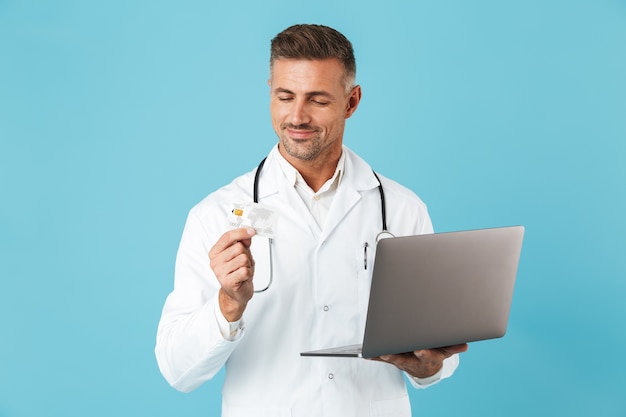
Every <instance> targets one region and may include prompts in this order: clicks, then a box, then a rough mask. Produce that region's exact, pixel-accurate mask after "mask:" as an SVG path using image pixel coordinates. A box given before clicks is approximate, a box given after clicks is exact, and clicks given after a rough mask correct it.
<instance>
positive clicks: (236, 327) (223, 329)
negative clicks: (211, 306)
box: [214, 303, 244, 342]
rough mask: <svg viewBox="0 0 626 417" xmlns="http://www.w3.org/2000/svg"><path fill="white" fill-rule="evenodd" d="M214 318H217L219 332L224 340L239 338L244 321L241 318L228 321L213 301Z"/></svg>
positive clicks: (230, 340)
mask: <svg viewBox="0 0 626 417" xmlns="http://www.w3.org/2000/svg"><path fill="white" fill-rule="evenodd" d="M214 313H215V318H216V320H217V326H218V328H219V329H220V333H221V334H222V337H223V338H224V339H225V340H228V341H229V342H234V341H235V340H237V339H239V338H240V337H241V335H242V333H243V329H244V323H243V319H239V320H237V321H234V322H229V321H227V320H226V317H224V315H223V314H222V311H221V310H220V306H219V303H215V310H214Z"/></svg>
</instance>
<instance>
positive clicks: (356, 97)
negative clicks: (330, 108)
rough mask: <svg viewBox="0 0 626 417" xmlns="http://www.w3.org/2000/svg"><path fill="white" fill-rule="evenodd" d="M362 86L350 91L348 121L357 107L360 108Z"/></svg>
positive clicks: (347, 107) (347, 110) (347, 109)
mask: <svg viewBox="0 0 626 417" xmlns="http://www.w3.org/2000/svg"><path fill="white" fill-rule="evenodd" d="M362 94H363V93H362V91H361V86H360V85H356V86H354V88H352V91H350V96H349V97H348V105H347V106H346V119H347V118H349V117H350V116H352V115H353V114H354V112H355V111H356V109H357V107H359V103H360V102H361V95H362Z"/></svg>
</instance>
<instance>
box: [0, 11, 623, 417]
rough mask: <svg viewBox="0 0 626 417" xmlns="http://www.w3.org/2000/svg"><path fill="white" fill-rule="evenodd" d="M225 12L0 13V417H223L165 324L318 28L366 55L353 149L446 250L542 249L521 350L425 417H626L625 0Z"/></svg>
mask: <svg viewBox="0 0 626 417" xmlns="http://www.w3.org/2000/svg"><path fill="white" fill-rule="evenodd" d="M212 3H214V2H208V1H198V0H195V1H194V0H189V1H181V2H164V1H110V2H95V1H92V2H88V1H70V0H58V1H54V2H47V1H35V0H33V1H11V0H0V202H1V204H0V416H2V417H23V416H64V417H70V416H91V417H99V416H111V415H116V416H140V415H142V416H143V415H146V416H148V415H149V416H153V417H156V416H172V415H176V416H198V415H218V413H219V409H220V385H221V380H220V378H218V379H216V380H215V381H211V382H210V383H208V384H206V385H204V386H203V387H201V388H200V389H198V390H197V391H196V392H193V393H191V394H181V393H178V392H176V391H174V390H173V389H171V388H170V387H169V386H167V384H166V383H165V381H164V380H163V379H162V377H161V376H160V374H159V372H158V369H157V367H156V363H155V360H154V355H153V347H154V338H155V332H156V325H157V322H158V319H159V316H160V309H161V307H162V304H163V301H164V298H165V296H166V295H167V294H168V293H169V291H170V290H171V288H172V283H173V276H172V274H173V263H174V256H175V252H176V248H177V245H178V240H179V237H180V233H181V231H182V226H183V222H184V220H185V217H186V214H187V211H188V210H189V209H190V208H191V206H192V205H194V204H195V203H196V202H197V201H199V200H200V199H201V198H202V197H203V196H204V195H206V194H207V193H209V192H210V191H212V190H214V189H215V188H217V187H219V186H220V185H222V184H224V183H226V182H227V181H229V180H230V179H231V178H232V177H234V176H235V175H237V174H239V173H242V172H244V171H247V170H249V169H251V168H253V167H254V166H255V165H256V164H257V163H258V161H259V160H260V159H261V158H262V157H263V156H264V155H265V154H266V153H267V151H268V150H269V149H270V148H271V146H272V145H273V144H274V143H275V140H276V139H275V136H274V133H273V131H272V129H271V125H270V121H269V110H268V90H267V85H266V79H267V62H268V50H269V40H270V39H271V38H272V36H273V35H275V34H276V33H277V32H279V31H280V30H282V29H283V28H285V27H287V26H289V25H291V24H293V23H299V22H315V23H324V24H327V25H330V26H334V27H336V28H337V29H339V30H341V31H342V32H344V33H345V34H346V35H347V36H348V37H349V38H350V39H351V40H352V41H353V43H354V45H355V49H356V54H357V61H358V65H359V70H358V77H357V78H358V81H359V83H360V84H361V85H362V86H363V90H364V98H363V101H362V103H361V107H360V108H359V111H358V112H357V113H356V115H355V116H354V117H353V118H352V119H351V120H349V122H348V127H347V133H346V138H345V142H346V144H347V145H348V146H350V147H351V148H353V149H354V150H356V151H357V152H359V153H360V154H362V155H363V156H364V157H365V158H366V159H367V160H368V161H369V162H370V163H371V164H372V166H373V167H374V168H375V169H376V170H378V171H379V172H381V173H383V174H385V175H387V176H390V177H392V178H394V179H397V180H399V181H400V182H402V183H404V184H406V185H408V186H409V187H410V188H412V189H413V190H415V191H416V192H417V193H418V194H419V195H420V196H421V197H422V198H423V199H424V200H425V201H426V202H427V203H428V205H429V208H430V210H431V214H432V217H433V221H434V223H435V228H436V230H438V231H447V230H454V229H469V228H477V227H488V226H499V225H509V224H523V225H525V226H526V228H527V232H526V239H525V246H524V250H523V255H522V260H521V265H520V271H519V274H518V283H517V286H516V293H515V297H514V304H513V309H512V312H511V320H510V326H509V332H508V334H507V335H506V337H505V338H503V339H499V340H495V341H488V342H480V343H475V344H472V345H471V346H470V351H469V352H468V353H466V354H465V355H464V356H463V358H462V366H461V367H460V368H459V370H458V373H457V374H456V376H455V377H454V378H453V379H451V380H449V381H446V382H445V383H442V384H440V385H437V386H435V387H433V388H431V389H429V390H426V391H421V392H413V393H412V394H411V399H412V402H413V405H414V410H415V415H422V414H421V413H422V412H423V413H424V414H423V415H433V414H437V413H440V414H441V415H454V414H456V413H463V415H472V416H474V415H476V416H480V415H484V416H494V415H508V416H529V415H532V416H555V415H567V416H625V415H626V395H625V394H624V388H625V387H626V385H625V383H624V375H625V374H626V360H625V359H624V352H625V351H626V326H625V325H624V323H623V320H624V318H625V317H626V303H624V297H625V296H626V267H625V263H624V260H623V258H624V254H623V253H624V251H625V248H626V220H625V219H624V213H625V212H626V193H625V185H626V161H625V159H626V144H625V142H626V2H625V1H623V0H619V1H618V0H613V1H610V0H587V1H582V0H570V1H565V0H552V1H539V0H530V1H507V2H502V1H496V0H491V1H490V0H478V1H473V2H465V1H460V0H456V1H454V0H450V1H445V2H442V1H425V0H419V1H415V2H399V1H387V2H376V3H374V2H358V1H344V2H338V1H330V0H321V1H318V2H313V3H311V2H303V1H286V0H276V1H271V2H264V4H263V5H261V2H256V1H253V0H243V1H239V2H231V3H229V2H220V4H221V5H220V6H215V5H213V4H212ZM364 3H366V4H364ZM227 4H228V5H227ZM409 4H410V5H409ZM504 410H506V411H504Z"/></svg>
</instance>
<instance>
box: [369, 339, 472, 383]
mask: <svg viewBox="0 0 626 417" xmlns="http://www.w3.org/2000/svg"><path fill="white" fill-rule="evenodd" d="M467 348H468V346H467V343H464V344H462V345H454V346H446V347H441V348H436V349H423V350H416V351H413V352H407V353H400V354H397V355H383V356H379V357H377V358H373V359H374V360H377V361H382V362H387V363H390V364H392V365H395V366H396V367H397V368H399V369H400V370H402V371H404V372H406V373H407V374H409V375H411V376H414V377H417V378H428V377H429V376H433V375H435V374H436V373H437V372H439V370H440V369H441V368H442V367H443V360H444V359H446V358H449V357H450V356H452V355H454V354H456V353H461V352H465V351H467Z"/></svg>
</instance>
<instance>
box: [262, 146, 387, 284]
mask: <svg viewBox="0 0 626 417" xmlns="http://www.w3.org/2000/svg"><path fill="white" fill-rule="evenodd" d="M266 159H267V157H265V158H263V160H262V161H261V163H260V164H259V166H258V167H257V169H256V172H255V174H254V184H253V186H252V199H253V201H254V202H255V203H258V202H259V177H260V176H261V170H262V169H263V165H265V160H266ZM372 173H373V174H374V176H375V177H376V179H377V180H378V191H379V193H380V217H381V220H382V226H383V229H382V231H381V232H380V233H378V235H376V242H378V241H379V240H380V239H384V238H388V237H393V234H392V233H391V232H389V231H388V230H387V209H386V205H385V192H384V191H383V184H382V182H381V181H380V178H378V175H377V174H376V172H375V171H374V170H372ZM272 244H273V242H272V238H269V262H270V279H269V282H268V283H267V286H266V287H265V288H263V289H261V290H254V292H255V293H261V292H264V291H266V290H267V289H268V288H269V287H270V286H271V285H272V281H274V263H273V261H272Z"/></svg>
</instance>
